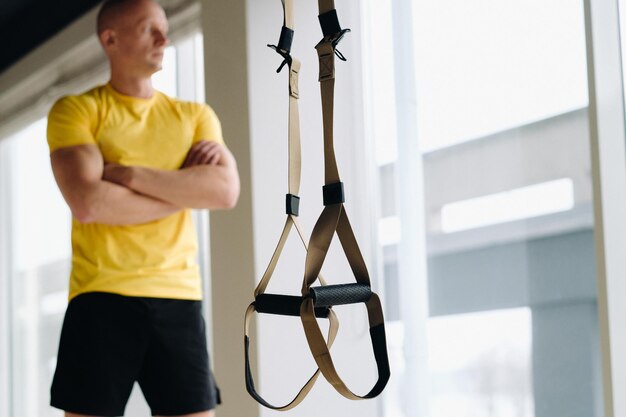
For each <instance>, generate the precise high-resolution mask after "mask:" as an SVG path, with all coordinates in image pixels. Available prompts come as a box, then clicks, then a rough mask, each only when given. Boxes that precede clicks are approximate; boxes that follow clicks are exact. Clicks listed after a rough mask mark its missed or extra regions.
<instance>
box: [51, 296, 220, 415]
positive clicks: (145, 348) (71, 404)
mask: <svg viewBox="0 0 626 417" xmlns="http://www.w3.org/2000/svg"><path fill="white" fill-rule="evenodd" d="M201 306H202V303H201V302H200V301H190V300H173V299H162V298H143V297H126V296H122V295H117V294H109V293H97V292H94V293H86V294H81V295H79V296H77V297H76V298H74V299H72V301H71V302H70V304H69V306H68V308H67V311H66V313H65V320H64V321H63V330H62V332H61V342H60V346H59V355H58V359H57V368H56V372H55V374H54V380H53V382H52V388H51V401H50V404H51V405H52V406H53V407H56V408H60V409H62V410H65V411H68V412H73V413H78V414H89V415H96V416H120V415H123V414H124V409H125V407H126V403H127V401H128V397H129V396H130V393H131V390H132V388H133V385H134V383H135V381H137V382H139V386H140V387H141V390H142V392H143V395H144V397H145V398H146V401H147V402H148V405H149V406H150V409H151V411H152V414H153V415H180V414H190V413H196V412H200V411H206V410H210V409H213V408H215V406H216V404H219V403H220V402H221V401H220V395H219V390H218V388H217V386H216V384H215V379H214V377H213V373H212V372H211V369H210V368H209V355H208V351H207V345H206V332H205V324H204V318H203V317H202V311H201Z"/></svg>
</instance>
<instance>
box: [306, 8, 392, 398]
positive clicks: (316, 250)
mask: <svg viewBox="0 0 626 417" xmlns="http://www.w3.org/2000/svg"><path fill="white" fill-rule="evenodd" d="M333 9H334V1H331V0H319V10H320V14H322V13H325V12H328V11H331V10H333ZM337 35H338V34H337ZM330 38H331V36H327V37H325V38H324V39H323V40H322V42H320V43H319V44H318V45H317V46H316V49H317V53H318V57H319V82H320V90H321V96H322V118H323V123H324V182H325V185H330V184H335V183H338V182H340V181H341V180H340V177H339V170H338V168H337V161H336V157H335V151H334V143H333V141H334V138H333V123H334V122H333V112H334V109H333V107H334V88H335V46H336V43H335V42H334V41H335V40H334V39H330ZM335 233H337V235H338V237H339V240H340V242H341V246H342V248H343V251H344V253H345V255H346V258H347V260H348V262H349V264H350V267H351V269H352V272H353V274H354V277H355V280H356V282H357V283H360V284H366V285H368V286H371V283H370V278H369V273H368V271H367V266H366V264H365V261H364V259H363V256H362V254H361V251H360V249H359V246H358V243H357V241H356V238H355V236H354V232H353V230H352V227H351V225H350V221H349V219H348V216H347V214H346V211H345V208H344V205H343V203H342V202H339V203H336V204H330V205H327V206H326V207H325V208H324V210H323V211H322V213H321V215H320V217H319V219H318V221H317V222H316V224H315V227H314V228H313V232H312V233H311V239H310V241H309V250H308V251H307V257H306V262H305V273H304V280H303V283H302V296H303V302H302V305H301V307H300V317H301V320H302V325H303V327H304V331H305V334H306V337H307V341H308V343H309V347H310V349H311V353H312V354H313V357H314V359H315V362H316V363H317V366H318V367H319V369H320V370H321V372H322V374H323V375H324V377H325V378H326V379H327V380H328V382H329V383H330V384H331V385H333V387H334V388H335V389H336V390H337V392H339V393H340V394H341V395H343V396H344V397H346V398H349V399H352V400H358V399H364V398H372V397H375V396H376V395H378V394H379V393H380V392H381V391H382V389H383V388H384V386H385V385H386V383H387V381H388V379H389V362H388V358H387V351H386V342H385V334H384V318H383V312H382V306H381V304H380V299H379V298H378V296H377V295H376V294H374V293H372V296H371V297H370V299H369V300H368V301H367V302H366V303H365V304H366V307H367V311H368V319H369V325H370V334H371V338H372V347H373V349H374V356H375V359H376V364H377V367H378V381H377V382H376V384H375V385H374V387H373V388H372V389H371V390H370V392H369V393H367V394H365V395H357V394H355V393H353V392H352V391H351V390H350V389H348V387H347V386H346V384H345V383H344V382H343V381H342V379H341V378H340V377H339V374H338V373H337V370H336V369H335V366H334V363H333V360H332V357H331V355H330V349H329V346H328V344H327V343H326V341H325V340H324V338H323V336H322V333H321V330H320V328H319V325H318V323H317V320H316V318H315V306H314V303H313V299H312V297H311V296H310V287H311V285H312V284H313V283H314V282H315V280H316V277H317V276H318V274H319V272H320V270H321V268H322V265H323V263H324V260H325V258H326V255H327V253H328V249H329V247H330V244H331V241H332V239H333V236H334V234H335Z"/></svg>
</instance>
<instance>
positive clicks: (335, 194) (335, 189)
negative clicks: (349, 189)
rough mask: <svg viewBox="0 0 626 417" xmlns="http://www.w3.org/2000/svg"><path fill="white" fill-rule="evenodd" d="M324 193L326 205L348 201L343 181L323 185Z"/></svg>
mask: <svg viewBox="0 0 626 417" xmlns="http://www.w3.org/2000/svg"><path fill="white" fill-rule="evenodd" d="M322 192H323V194H324V205H325V206H330V205H333V204H340V203H344V202H345V201H346V198H345V195H344V192H343V182H341V181H340V182H336V183H334V184H328V185H325V186H323V187H322Z"/></svg>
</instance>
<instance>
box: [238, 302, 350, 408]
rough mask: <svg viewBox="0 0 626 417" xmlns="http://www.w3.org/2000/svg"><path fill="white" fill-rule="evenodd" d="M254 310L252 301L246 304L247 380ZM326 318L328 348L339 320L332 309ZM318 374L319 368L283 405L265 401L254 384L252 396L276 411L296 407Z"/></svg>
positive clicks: (334, 335) (335, 334) (326, 344)
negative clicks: (327, 322)
mask: <svg viewBox="0 0 626 417" xmlns="http://www.w3.org/2000/svg"><path fill="white" fill-rule="evenodd" d="M254 311H255V309H254V303H252V304H250V305H249V306H248V309H247V310H246V316H245V319H244V343H245V347H246V358H245V360H246V364H245V366H246V372H247V373H248V374H249V381H252V376H251V370H250V363H249V355H248V349H249V343H250V321H251V320H252V315H253V314H254ZM328 320H329V326H328V334H327V336H326V340H325V341H324V345H325V346H327V347H328V349H330V347H331V346H332V345H333V343H334V341H335V337H336V336H337V333H338V331H339V321H338V320H337V316H336V315H335V313H334V312H333V311H332V309H331V310H329V314H328ZM318 330H319V327H318ZM322 339H324V337H323V336H322ZM319 375H320V370H319V368H318V369H317V370H316V371H315V372H314V373H313V375H311V377H310V378H309V379H308V381H307V382H306V383H305V384H304V385H303V386H302V388H301V389H300V391H298V393H297V394H296V396H295V397H294V398H293V399H292V400H291V401H290V402H289V403H287V404H285V405H281V406H274V405H272V404H269V403H268V402H267V401H265V400H264V399H263V398H261V397H260V396H259V395H258V394H257V393H256V390H255V389H254V384H252V385H253V387H252V389H253V391H254V393H255V394H254V395H253V397H255V399H256V400H257V401H259V402H260V403H261V404H263V405H265V406H266V407H268V408H272V409H274V410H277V411H287V410H291V409H292V408H294V407H296V406H297V405H298V404H300V403H301V402H302V400H304V399H305V398H306V396H307V395H308V394H309V392H310V391H311V389H312V388H313V385H315V382H316V381H317V378H318V377H319Z"/></svg>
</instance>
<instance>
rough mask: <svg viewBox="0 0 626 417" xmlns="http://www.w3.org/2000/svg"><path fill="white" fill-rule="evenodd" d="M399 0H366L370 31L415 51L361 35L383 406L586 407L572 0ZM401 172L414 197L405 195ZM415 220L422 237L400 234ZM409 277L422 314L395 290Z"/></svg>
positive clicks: (456, 409) (585, 145)
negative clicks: (384, 350) (385, 357)
mask: <svg viewBox="0 0 626 417" xmlns="http://www.w3.org/2000/svg"><path fill="white" fill-rule="evenodd" d="M409 3H410V4H411V5H412V8H413V9H412V11H411V13H406V11H407V9H408V7H407V6H406V4H409ZM409 3H407V2H393V1H391V0H387V1H377V0H370V1H368V2H367V3H366V10H367V13H366V21H367V22H368V24H369V26H368V27H367V28H366V32H367V33H368V35H367V36H371V37H372V38H378V39H379V40H380V39H384V40H388V39H394V41H393V42H394V43H393V44H394V46H397V45H398V44H399V43H401V40H402V41H403V42H405V41H406V39H405V38H402V37H403V36H405V35H406V33H408V32H409V31H408V29H407V27H410V28H411V31H412V34H413V36H412V38H411V39H412V42H409V44H411V43H412V47H411V48H409V49H411V50H412V51H413V52H414V56H412V57H411V56H410V54H409V53H407V54H399V53H397V52H398V49H397V48H396V49H394V50H392V51H393V52H395V56H394V54H393V53H390V52H389V49H390V48H389V47H388V46H384V45H383V44H382V43H380V42H378V43H377V42H370V43H368V50H367V51H366V53H368V54H369V55H370V57H369V59H368V60H367V64H368V65H366V69H365V71H366V75H367V76H366V77H365V79H366V80H369V83H368V84H367V85H366V89H367V92H366V96H367V97H368V100H369V102H368V105H369V106H370V107H371V112H372V113H371V114H370V115H369V116H370V117H369V119H370V123H372V124H373V127H372V129H371V131H372V143H373V144H374V145H375V146H374V149H375V150H374V154H375V155H376V156H377V158H375V160H376V162H377V164H378V166H377V167H376V169H377V170H378V174H379V176H378V178H379V181H378V187H379V190H380V192H379V197H380V202H379V208H378V211H379V213H380V218H379V219H378V224H377V226H378V237H379V245H380V246H381V251H380V253H382V255H383V259H382V266H383V267H382V270H383V272H384V288H385V307H386V318H387V320H388V322H389V326H388V327H389V331H388V344H389V352H390V359H391V366H392V374H393V375H394V378H393V379H392V381H390V384H389V387H388V389H387V391H386V397H385V399H386V401H385V407H384V415H386V416H389V417H392V416H393V417H408V416H413V415H418V414H419V415H426V414H428V415H430V416H431V417H440V416H441V417H443V416H452V415H454V416H468V417H469V416H472V417H491V416H494V417H495V416H497V417H502V416H524V417H531V416H533V417H544V416H545V417H554V416H568V417H569V416H581V417H583V416H593V415H598V414H597V410H601V409H602V404H601V398H602V392H601V383H600V381H599V379H598V378H599V375H601V372H600V369H599V366H600V360H599V358H600V352H599V341H598V320H597V312H596V308H597V307H596V304H597V303H596V282H595V258H594V253H595V251H594V238H593V232H594V224H593V210H592V184H591V176H590V172H591V167H590V155H589V137H588V132H589V128H588V123H589V121H588V118H587V110H586V107H587V105H588V98H587V73H586V56H585V30H584V19H583V2H582V1H576V2H571V1H565V0H557V1H555V2H550V4H546V3H545V2H540V1H538V0H531V1H524V2H520V1H514V0H505V1H503V2H496V3H494V2H488V1H485V0H471V1H469V2H468V1H460V0H444V1H437V2H432V1H427V0H418V1H416V2H409ZM405 43H406V42H405ZM387 44H388V42H387ZM390 54H391V55H390ZM411 62H414V64H411ZM407 65H409V66H410V65H414V66H415V71H412V72H411V71H407V70H406V69H405V68H406V66H407ZM402 77H410V78H402ZM394 78H395V81H393V79H394ZM412 85H415V91H414V92H410V91H409V92H407V89H410V88H411V86H412ZM389 103H393V106H390V105H389ZM389 112H392V113H393V115H391V116H389V115H388V113H389ZM379 115H384V117H379ZM381 119H382V120H381ZM390 123H392V124H393V125H394V128H393V129H392V128H388V127H387V125H388V124H390ZM391 142H395V143H391ZM416 142H417V143H419V150H417V151H415V152H411V150H412V149H413V146H412V144H415V143H416ZM390 150H392V151H390ZM405 155H411V156H412V157H413V158H414V159H411V160H407V161H408V162H404V161H405V159H406V158H405V157H404V156H405ZM403 164H405V165H403ZM406 164H409V165H413V166H417V167H419V169H417V170H413V171H416V172H417V174H415V175H416V176H417V178H414V179H412V181H407V180H406V179H405V178H403V177H402V175H403V174H404V173H406V172H409V171H411V170H409V169H406ZM411 182H412V183H414V184H415V183H417V184H419V185H418V187H416V188H419V194H420V196H419V198H420V199H421V200H420V201H419V204H423V207H414V208H413V209H412V210H404V211H403V209H402V208H403V207H405V205H404V203H403V201H406V200H404V198H405V197H404V196H405V195H406V194H410V193H412V192H413V190H408V189H407V190H403V189H402V185H403V184H406V183H411ZM390 200H393V201H394V203H390ZM403 216H404V217H403ZM411 216H413V217H411ZM415 224H418V225H423V228H422V229H420V233H423V236H421V237H420V238H419V239H407V237H410V235H409V234H410V233H411V230H415V229H410V230H409V229H407V227H408V225H415ZM406 242H410V243H409V244H410V245H412V246H411V247H410V248H408V251H407V249H406V245H407V243H406ZM420 242H424V244H423V245H422V244H421V243H420ZM405 254H408V255H405ZM409 256H410V257H412V258H413V259H414V258H415V257H419V259H418V263H419V264H421V265H426V268H425V270H426V272H425V273H426V274H427V278H426V279H425V280H422V276H419V275H416V274H415V273H414V274H410V273H407V271H408V270H407V267H406V266H405V265H409V264H410V265H412V263H411V261H413V259H411V260H408V259H407V258H406V257H409ZM413 272H417V273H420V274H421V272H420V271H419V270H418V271H413ZM422 275H423V274H422ZM419 280H422V281H423V282H425V283H427V284H424V288H423V290H424V293H427V304H428V309H427V312H425V313H423V315H424V317H422V316H419V315H415V312H416V311H420V310H419V309H417V308H413V307H409V306H408V304H410V303H411V302H412V298H413V299H420V297H421V294H417V293H415V294H413V293H411V294H408V295H407V293H408V292H409V291H408V290H407V289H411V288H414V287H415V286H414V282H415V281H419ZM409 313H411V314H413V315H410V314H409ZM416 341H417V342H420V343H421V342H423V343H421V344H417V342H416ZM422 345H427V346H428V349H427V354H426V353H424V351H422V350H419V349H421V348H422ZM422 369H428V370H429V371H428V373H427V375H426V376H425V380H422V379H420V378H421V377H420V378H416V376H415V375H416V373H417V372H421V370H422ZM415 397H417V398H419V401H420V403H421V404H427V406H425V409H426V410H423V409H420V410H418V409H417V408H416V407H419V406H421V404H416V403H415V402H414V401H412V398H415Z"/></svg>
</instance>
